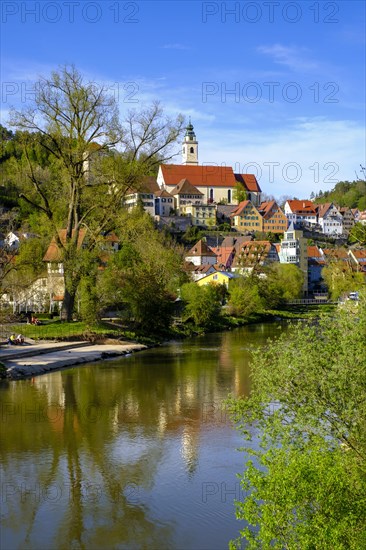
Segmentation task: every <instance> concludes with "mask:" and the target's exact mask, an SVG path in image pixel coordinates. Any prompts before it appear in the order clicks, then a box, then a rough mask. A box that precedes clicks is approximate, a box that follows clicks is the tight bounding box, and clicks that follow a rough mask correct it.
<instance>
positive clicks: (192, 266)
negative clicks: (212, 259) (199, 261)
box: [184, 262, 216, 273]
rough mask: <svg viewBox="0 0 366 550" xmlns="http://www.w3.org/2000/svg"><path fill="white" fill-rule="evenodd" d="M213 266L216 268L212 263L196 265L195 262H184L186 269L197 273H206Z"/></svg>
mask: <svg viewBox="0 0 366 550" xmlns="http://www.w3.org/2000/svg"><path fill="white" fill-rule="evenodd" d="M211 268H212V269H214V270H216V268H215V266H213V265H212V264H203V265H195V264H194V263H193V262H185V264H184V269H185V271H194V272H195V273H206V272H207V271H209V270H210V269H211Z"/></svg>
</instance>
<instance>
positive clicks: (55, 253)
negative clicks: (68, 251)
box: [43, 229, 86, 262]
mask: <svg viewBox="0 0 366 550" xmlns="http://www.w3.org/2000/svg"><path fill="white" fill-rule="evenodd" d="M73 234H74V231H73ZM58 235H59V237H60V240H61V242H62V244H65V243H66V229H60V230H59V232H58ZM85 235H86V230H85V229H80V232H79V237H78V242H77V248H80V247H81V245H82V244H83V241H84V239H85ZM43 261H44V262H61V261H62V253H61V250H60V249H59V247H58V244H57V242H56V239H55V237H53V239H52V241H51V243H50V245H49V247H48V248H47V251H46V254H45V255H44V256H43Z"/></svg>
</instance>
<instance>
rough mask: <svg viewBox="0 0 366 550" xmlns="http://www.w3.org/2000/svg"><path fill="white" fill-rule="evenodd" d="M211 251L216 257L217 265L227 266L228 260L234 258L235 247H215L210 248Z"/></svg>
mask: <svg viewBox="0 0 366 550" xmlns="http://www.w3.org/2000/svg"><path fill="white" fill-rule="evenodd" d="M211 250H212V251H213V252H214V254H216V256H217V263H218V264H222V265H225V266H228V265H229V263H230V261H229V260H230V258H232V257H233V256H234V253H235V247H234V246H217V247H213V246H212V247H211Z"/></svg>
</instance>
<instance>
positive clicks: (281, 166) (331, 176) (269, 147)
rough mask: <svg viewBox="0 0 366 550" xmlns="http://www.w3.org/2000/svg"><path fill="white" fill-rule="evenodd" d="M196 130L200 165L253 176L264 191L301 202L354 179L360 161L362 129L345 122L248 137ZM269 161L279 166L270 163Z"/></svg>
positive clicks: (295, 125) (306, 122)
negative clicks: (216, 165)
mask: <svg viewBox="0 0 366 550" xmlns="http://www.w3.org/2000/svg"><path fill="white" fill-rule="evenodd" d="M221 135H222V136H223V139H222V141H220V140H217V139H215V138H213V132H212V128H211V131H208V132H207V133H206V132H199V130H198V129H197V137H198V140H199V158H200V162H202V163H205V162H217V163H219V164H221V163H225V164H226V165H227V166H233V168H235V170H239V171H243V170H244V171H248V172H250V173H257V175H258V176H260V184H261V187H262V190H263V191H264V192H265V193H268V194H273V195H275V196H277V197H279V196H280V195H283V194H288V195H293V196H298V197H299V198H306V197H308V196H309V195H310V193H311V191H317V190H319V189H322V190H323V191H324V190H326V189H331V188H333V187H334V185H335V184H336V183H337V181H340V180H347V179H348V180H352V179H354V178H355V170H358V167H359V164H360V162H361V163H363V162H364V146H365V135H364V129H363V127H362V126H361V125H358V124H356V123H354V122H352V121H349V120H335V121H332V120H327V119H324V118H322V117H319V118H314V119H306V118H303V119H295V120H293V121H290V123H289V124H288V125H287V126H286V127H284V126H283V127H282V128H281V129H278V130H276V129H273V130H271V131H263V128H258V129H257V130H251V131H250V132H249V133H244V132H243V133H240V132H238V131H236V132H234V133H233V132H231V131H228V132H227V133H225V132H221ZM271 163H278V164H272V165H271Z"/></svg>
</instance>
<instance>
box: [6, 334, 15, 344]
mask: <svg viewBox="0 0 366 550" xmlns="http://www.w3.org/2000/svg"><path fill="white" fill-rule="evenodd" d="M8 344H10V345H11V346H15V345H16V338H15V334H11V335H10V336H9V339H8Z"/></svg>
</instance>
